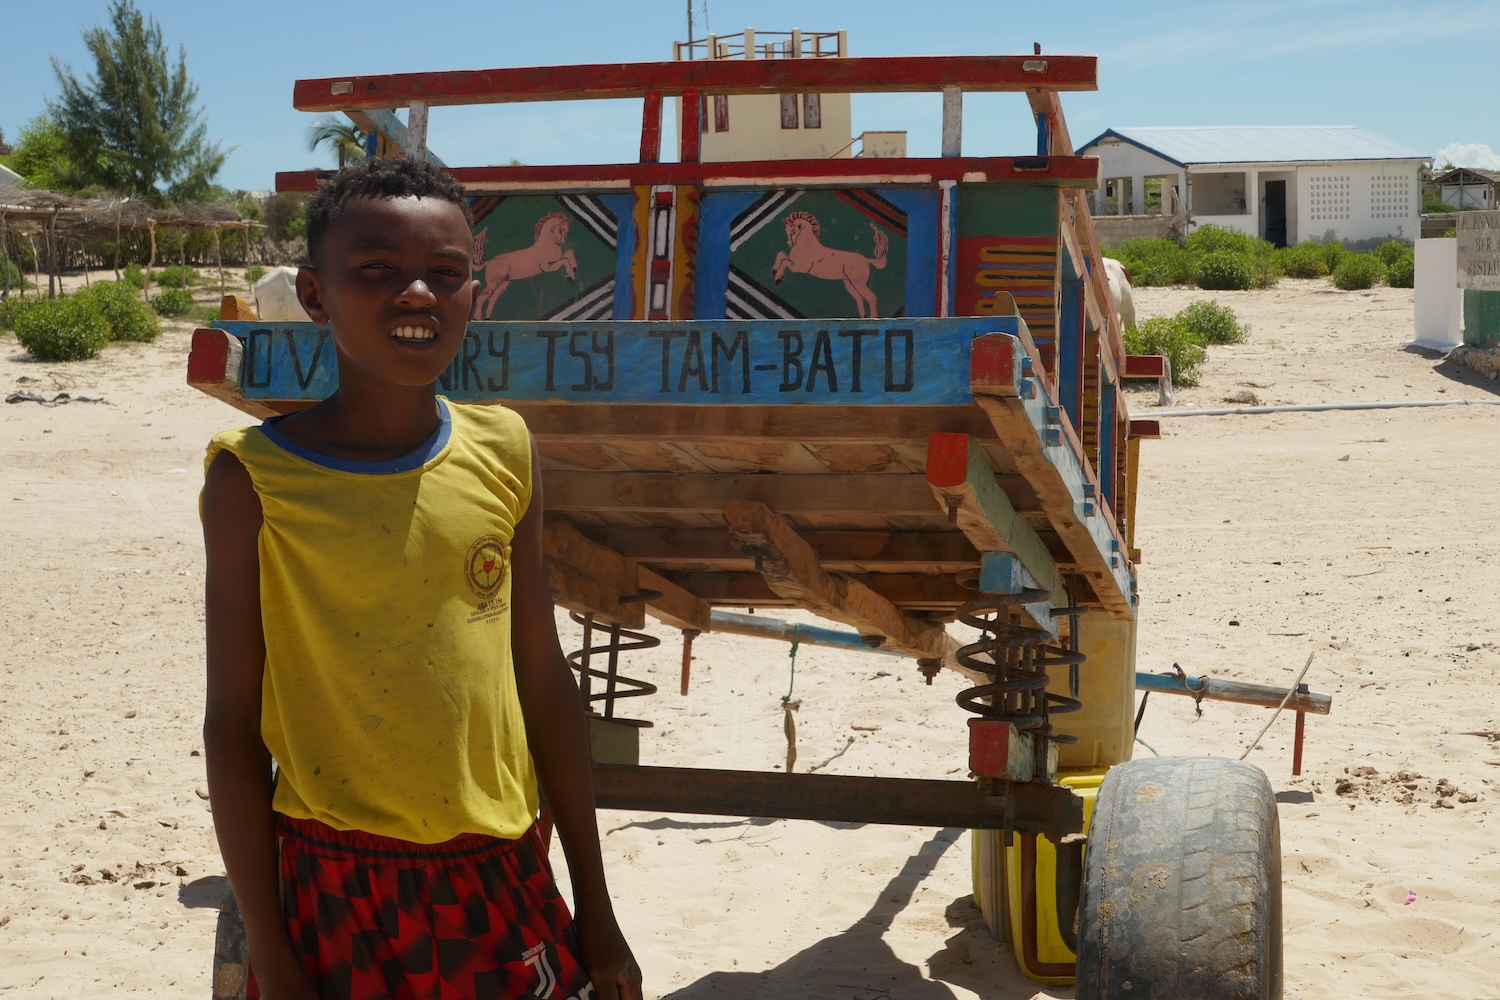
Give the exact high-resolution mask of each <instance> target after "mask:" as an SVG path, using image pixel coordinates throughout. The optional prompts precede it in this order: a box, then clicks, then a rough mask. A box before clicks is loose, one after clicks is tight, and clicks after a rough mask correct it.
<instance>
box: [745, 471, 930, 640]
mask: <svg viewBox="0 0 1500 1000" xmlns="http://www.w3.org/2000/svg"><path fill="white" fill-rule="evenodd" d="M724 521H725V523H726V524H727V525H728V527H729V534H730V537H731V538H732V539H733V540H734V544H735V545H736V546H737V547H738V548H739V549H740V551H741V552H744V553H745V554H746V555H750V556H753V557H755V560H756V563H757V565H758V568H759V570H760V574H761V576H762V577H764V578H765V581H766V583H767V585H769V586H770V588H771V589H772V590H773V591H775V592H776V593H777V594H780V595H781V596H782V597H785V598H787V599H788V600H790V601H793V602H795V603H796V604H797V605H798V606H799V607H801V608H804V609H806V610H808V611H811V612H813V613H814V614H818V615H821V616H823V617H825V618H830V619H832V620H834V621H840V622H843V623H844V624H846V625H851V626H853V627H854V628H855V629H856V630H858V631H859V634H860V635H861V636H875V637H878V638H880V639H881V640H882V642H881V645H882V647H883V648H886V649H896V650H900V651H902V652H909V653H911V655H913V656H918V657H923V658H928V659H941V660H945V661H948V662H949V664H950V665H952V666H954V667H956V666H957V661H956V660H954V653H956V652H957V650H958V642H957V640H955V639H954V638H953V637H952V636H950V635H948V633H947V632H946V631H945V630H943V629H942V628H940V627H938V626H935V625H932V624H929V623H927V622H923V621H918V620H917V619H915V618H911V617H908V616H906V615H904V614H902V613H901V611H900V610H898V609H897V608H896V606H895V605H894V604H892V603H891V602H890V601H888V600H886V599H885V598H883V597H881V596H880V595H879V594H877V593H875V592H874V591H873V590H871V589H870V588H869V587H867V586H865V585H864V584H862V583H860V582H859V581H857V580H851V579H849V578H848V577H842V576H832V575H830V574H829V573H828V572H827V571H826V570H824V569H823V567H822V566H821V565H819V563H818V554H817V552H815V551H814V550H813V548H812V546H810V545H808V544H807V542H805V541H803V540H802V539H801V538H800V537H798V535H797V532H796V529H794V528H793V527H792V526H791V525H790V524H788V523H787V521H786V519H785V518H783V517H781V516H779V515H778V514H776V513H775V512H773V511H772V510H771V509H770V508H769V507H767V506H766V505H765V504H762V503H755V502H753V501H745V500H733V501H730V502H729V503H728V504H727V505H726V506H725V508H724Z"/></svg>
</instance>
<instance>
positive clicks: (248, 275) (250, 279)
mask: <svg viewBox="0 0 1500 1000" xmlns="http://www.w3.org/2000/svg"><path fill="white" fill-rule="evenodd" d="M265 276H266V269H265V268H264V267H262V266H261V265H259V264H251V265H250V266H249V267H247V268H245V283H246V284H250V285H253V284H255V283H256V282H257V281H259V280H260V279H261V278H264V277H265Z"/></svg>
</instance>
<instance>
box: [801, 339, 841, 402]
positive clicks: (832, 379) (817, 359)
mask: <svg viewBox="0 0 1500 1000" xmlns="http://www.w3.org/2000/svg"><path fill="white" fill-rule="evenodd" d="M818 372H822V373H823V377H824V378H826V379H827V380H828V391H829V392H838V391H839V376H838V373H837V372H835V371H834V370H833V338H831V337H830V336H828V331H827V330H819V331H818V333H817V336H816V337H814V338H813V349H812V358H811V359H810V360H809V361H808V362H807V386H806V388H807V391H808V392H812V391H814V389H815V388H816V386H817V382H818Z"/></svg>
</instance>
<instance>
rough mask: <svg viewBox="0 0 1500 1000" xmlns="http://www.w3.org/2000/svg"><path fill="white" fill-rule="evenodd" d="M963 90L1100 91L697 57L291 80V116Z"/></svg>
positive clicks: (1056, 80)
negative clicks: (689, 96)
mask: <svg viewBox="0 0 1500 1000" xmlns="http://www.w3.org/2000/svg"><path fill="white" fill-rule="evenodd" d="M953 86H957V87H962V88H963V89H964V90H967V91H970V92H972V93H994V92H1001V91H1012V92H1014V91H1026V90H1030V89H1033V88H1046V89H1047V90H1068V91H1087V90H1097V89H1098V60H1097V59H1096V58H1095V57H1094V56H1063V55H1059V56H1051V55H1049V56H1046V57H1037V56H901V57H894V56H876V57H865V58H859V59H701V60H683V61H673V62H641V63H607V64H599V65H571V66H538V67H502V68H496V69H481V70H450V71H446V72H437V73H392V74H386V75H366V76H346V77H329V78H323V79H309V80H298V81H297V82H296V83H295V84H294V85H293V87H292V106H293V107H294V108H296V109H297V110H298V111H314V112H328V111H349V110H357V109H373V108H404V107H407V106H408V105H410V104H411V103H413V102H415V101H420V102H422V103H425V104H428V105H430V106H432V107H445V106H449V105H457V104H503V103H512V102H524V101H574V100H595V99H598V98H606V97H608V98H643V97H645V95H646V94H647V93H648V92H649V91H658V92H660V93H661V94H662V95H663V96H666V97H680V96H682V94H683V92H684V91H685V90H689V89H696V90H700V91H705V92H712V93H717V94H761V93H777V92H791V93H803V94H811V93H832V94H869V93H918V92H931V91H941V90H942V89H943V88H944V87H953Z"/></svg>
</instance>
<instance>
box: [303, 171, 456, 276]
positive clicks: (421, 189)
mask: <svg viewBox="0 0 1500 1000" xmlns="http://www.w3.org/2000/svg"><path fill="white" fill-rule="evenodd" d="M406 197H413V198H441V199H442V200H443V201H451V202H452V203H453V204H455V205H457V206H458V207H459V208H460V209H461V210H462V211H463V213H464V221H465V222H467V223H468V224H469V228H471V229H472V228H473V227H474V213H473V212H472V211H471V210H470V208H469V197H468V195H467V194H466V193H465V192H464V188H463V185H462V184H460V183H459V182H458V181H456V180H454V179H453V176H452V175H451V174H448V173H446V172H445V171H443V170H442V169H441V168H440V167H437V166H434V165H433V164H431V163H429V162H427V161H426V160H412V159H407V158H406V157H404V156H401V157H394V156H392V157H379V158H376V159H370V160H365V161H364V162H362V163H356V164H353V165H351V166H348V167H345V168H344V169H342V170H340V171H339V172H338V173H336V174H334V175H333V178H332V179H331V180H329V181H328V183H326V184H324V185H323V186H322V187H320V188H318V190H317V193H316V194H314V195H313V196H312V197H311V198H309V199H308V200H307V257H308V260H309V262H311V264H312V265H313V266H314V267H317V266H318V251H319V249H320V248H321V244H322V242H323V236H324V234H326V233H327V232H328V230H329V228H330V227H332V226H333V224H334V223H335V222H337V221H338V217H339V214H340V213H341V212H343V210H344V206H345V205H347V204H349V201H350V199H353V198H406Z"/></svg>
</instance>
